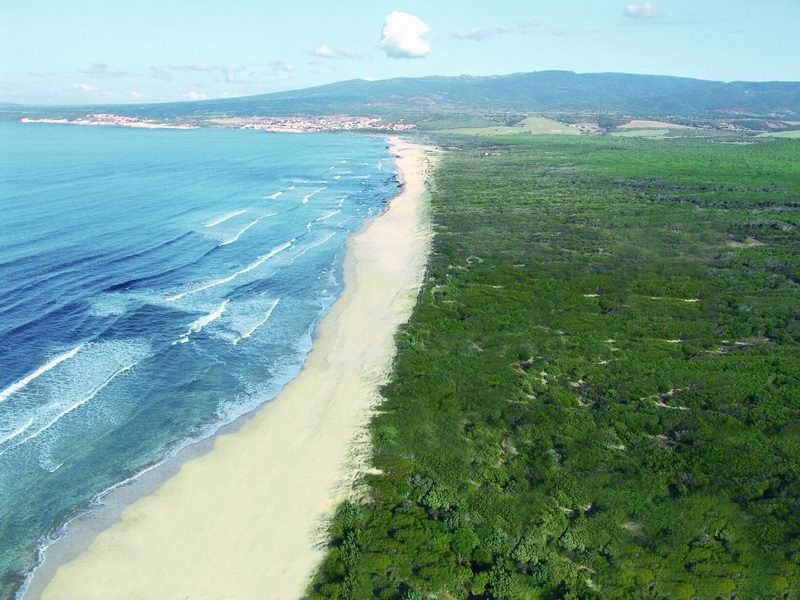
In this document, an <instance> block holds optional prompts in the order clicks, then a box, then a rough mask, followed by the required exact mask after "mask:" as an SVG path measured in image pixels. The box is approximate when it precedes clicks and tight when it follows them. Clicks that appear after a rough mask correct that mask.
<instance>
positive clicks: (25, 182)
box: [0, 123, 398, 598]
mask: <svg viewBox="0 0 800 600" xmlns="http://www.w3.org/2000/svg"><path fill="white" fill-rule="evenodd" d="M397 188H398V181H397V179H396V175H395V172H394V166H393V162H392V159H391V157H390V156H389V154H388V153H387V149H386V142H385V140H384V139H382V138H379V137H367V136H357V135H340V134H275V133H265V132H260V131H253V130H228V129H193V130H168V129H154V130H143V129H133V128H125V127H89V126H86V127H81V126H71V125H59V124H39V123H28V124H22V123H0V598H3V597H12V596H13V595H14V594H15V593H17V591H18V590H19V589H20V587H21V586H22V585H23V582H24V580H25V577H26V574H28V573H30V571H31V570H32V569H33V568H34V567H35V565H36V561H37V557H38V556H40V554H41V550H42V548H44V547H46V546H47V545H48V544H50V543H51V542H52V541H53V540H54V539H56V538H58V537H59V536H60V535H62V534H63V532H64V525H65V523H67V522H68V521H69V520H70V519H71V518H73V517H74V516H75V515H77V514H79V513H81V512H83V511H86V510H91V509H92V507H94V506H97V505H98V501H99V499H100V498H102V496H103V495H104V493H106V492H107V491H108V490H110V489H113V488H114V487H115V486H118V485H120V484H121V482H126V481H130V480H131V479H132V478H135V477H136V476H137V475H138V474H140V473H142V472H143V471H144V470H146V469H148V468H150V467H152V466H153V465H156V464H159V463H160V462H162V461H164V460H165V459H168V458H169V457H170V456H171V455H173V454H174V453H175V452H177V451H178V450H179V449H180V448H182V447H184V446H186V445H187V444H190V443H192V442H194V441H197V440H200V439H203V438H206V437H208V436H210V435H213V434H214V432H216V431H217V430H218V429H219V428H220V427H222V426H223V425H225V424H228V423H231V422H232V421H234V420H235V419H237V418H239V417H241V416H242V415H245V414H246V413H248V412H251V411H253V410H254V409H255V408H257V407H258V406H260V405H262V404H264V403H265V402H269V401H270V400H271V399H272V398H274V397H275V396H276V394H277V393H278V392H279V391H280V389H281V388H282V387H283V386H284V385H285V384H286V383H287V382H288V381H290V380H291V379H292V378H293V377H295V376H296V375H297V374H298V372H299V371H300V369H301V367H302V364H303V361H304V359H305V357H306V354H307V353H308V352H309V350H310V348H311V343H312V338H313V335H314V330H315V326H316V324H317V322H318V321H319V320H320V318H321V317H322V316H323V315H324V314H325V312H326V311H327V310H328V309H329V308H330V306H331V304H332V303H333V302H334V300H335V299H336V298H337V296H338V295H339V293H340V292H341V290H342V285H343V281H342V279H343V277H342V269H343V258H344V252H345V244H346V241H347V239H348V237H349V236H350V235H352V234H353V233H354V232H356V231H358V230H359V229H360V228H361V227H362V225H363V224H364V221H365V219H368V218H369V217H370V216H372V215H376V214H378V213H380V212H381V211H382V210H383V207H384V205H385V202H386V201H387V200H388V199H390V198H391V197H392V196H394V195H395V194H396V193H397ZM296 409H297V410H298V411H302V410H303V406H302V405H298V406H297V407H296Z"/></svg>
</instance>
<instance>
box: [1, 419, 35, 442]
mask: <svg viewBox="0 0 800 600" xmlns="http://www.w3.org/2000/svg"><path fill="white" fill-rule="evenodd" d="M31 425H33V419H32V418H31V419H28V422H27V423H25V424H24V425H20V426H19V427H17V428H16V429H15V430H14V431H12V432H11V433H9V434H8V435H7V436H6V437H4V438H3V439H2V440H0V444H5V443H6V442H8V441H9V440H13V439H14V438H15V437H17V436H18V435H21V434H22V433H25V432H26V431H27V430H28V429H29V428H30V426H31Z"/></svg>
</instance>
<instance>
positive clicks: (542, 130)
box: [443, 117, 580, 137]
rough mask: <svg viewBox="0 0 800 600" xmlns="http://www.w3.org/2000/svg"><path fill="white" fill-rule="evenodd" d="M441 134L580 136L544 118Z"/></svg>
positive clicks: (573, 130) (578, 132)
mask: <svg viewBox="0 0 800 600" xmlns="http://www.w3.org/2000/svg"><path fill="white" fill-rule="evenodd" d="M443 133H446V134H447V133H449V134H457V135H479V136H490V137H495V136H502V135H520V134H528V135H580V131H579V130H578V129H577V128H575V127H570V126H569V125H566V124H564V123H560V122H559V121H555V120H553V119H548V118H546V117H527V118H526V119H523V120H522V121H521V122H520V123H519V124H518V125H514V126H492V127H461V128H456V129H448V130H446V131H444V132H443Z"/></svg>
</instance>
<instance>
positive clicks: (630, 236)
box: [309, 135, 800, 600]
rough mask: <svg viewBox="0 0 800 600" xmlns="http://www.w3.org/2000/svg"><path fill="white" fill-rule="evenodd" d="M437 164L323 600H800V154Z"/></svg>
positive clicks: (527, 140) (627, 142)
mask: <svg viewBox="0 0 800 600" xmlns="http://www.w3.org/2000/svg"><path fill="white" fill-rule="evenodd" d="M437 141H438V142H439V143H441V144H443V145H445V146H447V147H456V148H458V150H451V151H449V152H448V153H446V154H445V155H444V157H443V159H442V160H441V163H440V166H439V167H438V168H437V169H436V171H435V174H434V177H433V180H432V213H433V219H434V227H435V232H436V236H435V240H434V248H433V253H432V256H431V262H430V266H429V271H428V273H427V276H426V281H425V285H424V287H423V290H422V292H421V294H420V299H419V303H418V306H417V308H416V310H415V313H414V315H413V317H412V319H411V321H410V322H409V323H408V325H407V326H405V327H404V328H403V329H402V331H401V332H400V333H399V335H398V337H397V344H398V349H399V352H398V356H397V359H396V363H395V368H394V375H393V377H392V381H391V383H390V384H389V385H388V386H387V387H386V388H385V389H384V396H385V402H384V403H383V405H382V406H381V407H380V409H379V412H378V413H377V415H376V416H375V418H374V419H373V421H372V424H371V433H372V438H373V443H374V449H373V453H374V454H373V458H372V462H373V466H374V467H375V469H377V470H376V471H374V473H375V474H372V475H369V476H367V477H366V478H365V480H364V481H363V482H362V483H361V484H360V486H359V495H358V499H357V500H354V501H352V502H347V503H345V504H343V505H341V506H340V507H339V509H338V511H337V513H336V516H335V518H334V520H333V522H332V526H331V540H330V548H329V550H328V554H327V557H326V559H325V561H324V562H323V564H322V566H321V567H320V569H319V571H318V573H317V574H316V577H315V579H314V580H313V582H312V584H311V587H310V588H309V597H310V598H316V599H321V598H349V599H358V600H362V599H366V598H385V599H398V600H400V599H403V600H412V599H415V600H416V599H422V598H440V599H449V598H472V599H488V598H519V599H523V598H525V599H534V598H541V599H556V598H571V599H578V598H581V599H583V598H619V599H623V598H624V599H637V598H641V599H645V598H652V599H656V598H658V599H672V598H684V599H689V598H703V599H705V598H710V599H713V598H741V599H767V598H776V599H777V598H797V597H800V211H798V207H800V142H794V141H792V140H759V141H758V143H755V144H751V145H734V144H717V143H713V142H711V141H705V140H702V139H676V140H647V139H632V138H612V137H605V136H604V137H566V136H562V137H536V138H533V137H531V136H518V135H517V136H508V137H504V138H489V137H471V138H467V137H453V138H441V139H439V140H437Z"/></svg>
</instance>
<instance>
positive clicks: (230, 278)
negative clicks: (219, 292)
mask: <svg viewBox="0 0 800 600" xmlns="http://www.w3.org/2000/svg"><path fill="white" fill-rule="evenodd" d="M293 245H294V239H291V240H289V241H288V242H286V243H284V244H281V245H280V246H275V247H274V248H273V249H272V250H270V251H269V252H268V253H267V254H265V255H264V256H261V257H260V258H258V259H257V260H255V261H253V262H251V263H250V264H249V265H247V266H246V267H245V268H244V269H242V270H240V271H236V272H235V273H233V274H232V275H228V276H227V277H223V278H222V279H215V280H214V281H210V282H209V283H205V284H203V285H201V286H199V287H196V288H192V289H190V290H186V291H185V292H180V293H179V294H174V295H172V296H168V297H166V298H164V299H165V300H166V301H167V302H175V301H176V300H180V299H181V298H183V297H185V296H188V295H189V294H196V293H197V292H202V291H204V290H208V289H211V288H213V287H217V286H218V285H223V284H226V283H229V282H231V281H233V280H234V279H236V278H237V277H239V276H240V275H244V274H245V273H249V272H250V271H252V270H253V269H257V268H258V267H260V266H261V265H262V264H264V263H265V262H267V261H268V260H269V259H270V258H272V257H273V256H275V255H276V254H280V253H281V252H283V251H284V250H286V249H287V248H291V247H292V246H293Z"/></svg>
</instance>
